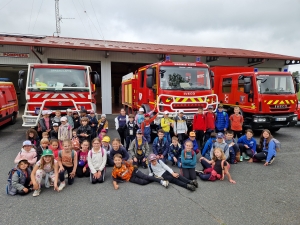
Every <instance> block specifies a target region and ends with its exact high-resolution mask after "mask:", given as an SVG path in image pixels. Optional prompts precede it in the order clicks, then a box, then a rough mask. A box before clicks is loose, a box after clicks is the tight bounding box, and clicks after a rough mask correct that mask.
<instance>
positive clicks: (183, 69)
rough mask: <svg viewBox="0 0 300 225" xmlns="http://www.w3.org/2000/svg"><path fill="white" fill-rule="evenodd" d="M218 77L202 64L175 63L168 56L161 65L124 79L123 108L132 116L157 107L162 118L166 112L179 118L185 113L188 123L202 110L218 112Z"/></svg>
mask: <svg viewBox="0 0 300 225" xmlns="http://www.w3.org/2000/svg"><path fill="white" fill-rule="evenodd" d="M213 84H214V76H213V73H212V72H211V71H210V69H209V66H208V65H206V64H203V63H201V62H200V57H197V60H196V62H194V63H187V62H172V61H171V60H170V57H169V56H166V60H165V61H164V62H158V63H154V64H151V65H146V66H143V67H141V68H139V69H138V70H137V71H136V72H135V73H134V74H133V73H130V74H128V75H125V76H123V79H122V104H123V105H124V107H125V109H126V110H127V111H128V112H130V111H131V112H132V111H137V110H138V109H139V108H140V107H142V108H144V111H145V112H149V111H151V110H153V109H154V108H155V107H156V109H157V112H158V113H159V116H162V114H163V112H164V111H165V110H167V111H169V113H170V116H171V117H173V116H175V115H176V114H177V113H178V112H179V110H181V109H183V110H184V112H185V114H186V116H187V119H190V120H191V119H192V118H193V115H194V114H195V113H196V112H197V110H198V107H199V106H202V107H203V108H204V109H206V108H207V107H208V105H213V107H214V108H216V106H217V104H218V96H217V95H216V94H213V93H212V87H213Z"/></svg>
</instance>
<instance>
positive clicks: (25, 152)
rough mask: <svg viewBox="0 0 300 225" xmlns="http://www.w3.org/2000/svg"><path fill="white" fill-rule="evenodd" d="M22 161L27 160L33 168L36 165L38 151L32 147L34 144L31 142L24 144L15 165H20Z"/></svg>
mask: <svg viewBox="0 0 300 225" xmlns="http://www.w3.org/2000/svg"><path fill="white" fill-rule="evenodd" d="M21 159H27V161H28V163H29V165H30V166H31V168H32V166H34V164H35V163H36V150H35V149H34V148H33V147H32V144H31V142H30V141H24V142H23V148H22V149H21V151H20V152H19V153H18V155H17V156H16V158H15V161H14V162H15V164H17V163H19V161H20V160H21Z"/></svg>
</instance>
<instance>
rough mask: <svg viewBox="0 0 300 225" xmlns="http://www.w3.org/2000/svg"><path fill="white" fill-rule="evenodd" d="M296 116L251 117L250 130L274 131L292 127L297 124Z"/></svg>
mask: <svg viewBox="0 0 300 225" xmlns="http://www.w3.org/2000/svg"><path fill="white" fill-rule="evenodd" d="M297 121H298V118H297V115H296V114H286V115H253V116H252V122H251V128H252V129H254V130H256V129H272V128H273V129H274V128H281V127H293V126H295V125H296V124H297Z"/></svg>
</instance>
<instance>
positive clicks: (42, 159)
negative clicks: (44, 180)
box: [39, 155, 54, 170]
mask: <svg viewBox="0 0 300 225" xmlns="http://www.w3.org/2000/svg"><path fill="white" fill-rule="evenodd" d="M49 156H50V157H51V162H50V165H51V169H52V170H53V169H54V156H53V155H49ZM44 157H45V156H42V157H41V163H40V167H39V169H42V170H43V169H44V166H45V165H46V162H45V160H44Z"/></svg>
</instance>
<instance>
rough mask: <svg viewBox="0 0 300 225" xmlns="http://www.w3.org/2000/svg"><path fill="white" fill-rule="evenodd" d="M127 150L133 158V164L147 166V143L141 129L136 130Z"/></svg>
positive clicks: (144, 167)
mask: <svg viewBox="0 0 300 225" xmlns="http://www.w3.org/2000/svg"><path fill="white" fill-rule="evenodd" d="M129 152H130V155H131V157H132V160H133V165H134V166H138V165H142V167H143V169H146V168H148V166H147V157H148V154H149V145H148V142H147V140H146V138H144V137H143V133H142V130H141V129H138V130H137V132H136V138H135V139H134V140H133V141H132V142H131V144H130V147H129Z"/></svg>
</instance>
